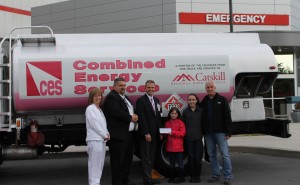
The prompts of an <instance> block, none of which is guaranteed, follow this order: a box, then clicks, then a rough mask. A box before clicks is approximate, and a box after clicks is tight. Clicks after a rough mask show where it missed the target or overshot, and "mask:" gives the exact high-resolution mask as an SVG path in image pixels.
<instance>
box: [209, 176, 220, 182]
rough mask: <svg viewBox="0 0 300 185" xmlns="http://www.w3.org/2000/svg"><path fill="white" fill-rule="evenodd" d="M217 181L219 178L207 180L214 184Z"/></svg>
mask: <svg viewBox="0 0 300 185" xmlns="http://www.w3.org/2000/svg"><path fill="white" fill-rule="evenodd" d="M219 180H220V177H211V178H210V179H208V182H210V183H214V182H218V181H219Z"/></svg>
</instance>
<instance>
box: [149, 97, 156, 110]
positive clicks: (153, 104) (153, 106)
mask: <svg viewBox="0 0 300 185" xmlns="http://www.w3.org/2000/svg"><path fill="white" fill-rule="evenodd" d="M150 101H151V104H152V108H153V111H154V114H156V111H155V103H154V100H153V97H150Z"/></svg>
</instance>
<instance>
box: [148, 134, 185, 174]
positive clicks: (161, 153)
mask: <svg viewBox="0 0 300 185" xmlns="http://www.w3.org/2000/svg"><path fill="white" fill-rule="evenodd" d="M165 145H166V139H164V140H162V141H160V142H159V144H158V147H157V148H156V156H155V162H154V169H155V170H156V171H157V172H158V173H160V174H161V175H163V176H165V177H170V175H171V167H170V161H169V157H168V155H167V152H166V146H165ZM183 156H184V157H183V164H184V168H185V171H186V172H187V168H188V164H187V163H188V157H187V155H186V153H184V155H183Z"/></svg>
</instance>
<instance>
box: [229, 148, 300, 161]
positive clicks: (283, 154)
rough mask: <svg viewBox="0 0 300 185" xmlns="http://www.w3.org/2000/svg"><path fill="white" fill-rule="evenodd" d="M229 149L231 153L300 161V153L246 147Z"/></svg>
mask: <svg viewBox="0 0 300 185" xmlns="http://www.w3.org/2000/svg"><path fill="white" fill-rule="evenodd" d="M229 148H230V152H237V153H239V152H240V153H253V154H263V155H273V156H279V157H288V158H296V159H300V151H290V150H283V149H274V148H262V147H245V146H230V147H229Z"/></svg>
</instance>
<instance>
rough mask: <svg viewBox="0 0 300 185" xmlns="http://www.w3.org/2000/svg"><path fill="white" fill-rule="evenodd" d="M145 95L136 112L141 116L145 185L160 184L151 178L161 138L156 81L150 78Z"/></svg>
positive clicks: (140, 136)
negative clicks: (157, 146)
mask: <svg viewBox="0 0 300 185" xmlns="http://www.w3.org/2000/svg"><path fill="white" fill-rule="evenodd" d="M145 90H146V93H145V95H143V96H141V97H140V98H139V99H138V100H137V102H136V112H137V114H138V116H139V129H138V130H139V139H140V149H141V159H142V165H143V182H144V184H145V185H153V184H159V183H160V181H159V180H156V179H152V178H151V172H152V167H153V162H154V156H155V148H156V144H157V142H158V141H159V139H158V138H160V134H159V128H160V127H161V115H160V112H161V110H160V106H159V100H158V98H156V97H154V96H153V95H154V91H155V82H154V81H153V80H148V81H147V82H146V84H145Z"/></svg>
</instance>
